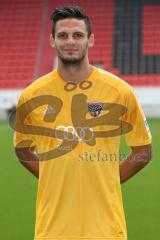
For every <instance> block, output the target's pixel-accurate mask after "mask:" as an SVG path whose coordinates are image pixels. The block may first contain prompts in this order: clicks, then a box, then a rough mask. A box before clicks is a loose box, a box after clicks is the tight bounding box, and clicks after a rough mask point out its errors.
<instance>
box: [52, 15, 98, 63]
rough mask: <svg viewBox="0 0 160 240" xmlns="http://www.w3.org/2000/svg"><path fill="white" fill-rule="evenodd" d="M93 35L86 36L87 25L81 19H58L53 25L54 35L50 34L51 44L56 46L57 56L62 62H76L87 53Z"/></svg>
mask: <svg viewBox="0 0 160 240" xmlns="http://www.w3.org/2000/svg"><path fill="white" fill-rule="evenodd" d="M93 43H94V36H93V34H91V36H90V37H89V38H88V32H87V27H86V25H85V22H84V21H83V20H78V19H73V18H72V19H64V20H59V21H58V22H57V23H56V27H55V37H54V38H53V37H52V36H51V45H52V47H54V48H56V51H57V56H58V58H59V59H60V60H61V61H62V62H63V63H64V64H77V63H80V62H81V61H83V60H84V58H85V57H87V55H88V48H89V47H92V46H93Z"/></svg>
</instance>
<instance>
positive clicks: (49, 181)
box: [15, 7, 151, 240]
mask: <svg viewBox="0 0 160 240" xmlns="http://www.w3.org/2000/svg"><path fill="white" fill-rule="evenodd" d="M52 21H53V26H52V35H51V39H50V40H51V45H52V47H53V48H55V49H56V51H57V56H58V66H57V69H55V70H53V71H52V72H51V73H49V74H47V75H45V76H43V77H41V78H40V79H38V80H36V81H35V82H34V83H32V84H31V85H30V86H29V87H27V88H26V89H25V90H24V91H23V93H22V94H21V97H20V99H19V104H18V107H17V113H16V136H15V145H16V154H17V156H18V157H19V159H20V161H21V163H22V164H23V165H24V166H25V167H26V168H27V169H28V170H29V171H30V172H31V173H32V174H34V175H35V176H36V177H37V178H39V183H38V193H37V205H36V226H35V240H38V239H59V238H61V239H74V240H75V239H80V238H90V239H92V240H93V239H96V238H99V239H104V238H106V239H110V240H111V239H112V240H113V239H114V240H116V239H123V240H126V239H127V233H126V225H125V217H124V212H123V204H122V197H121V188H120V183H123V182H125V181H126V180H128V179H129V178H130V177H132V176H133V175H134V174H136V173H137V172H138V171H139V170H141V169H142V168H143V167H144V166H145V165H146V164H147V163H148V162H149V160H150V159H151V136H150V132H149V129H148V128H147V124H146V119H145V117H144V114H143V112H142V110H141V107H140V105H139V103H138V102H137V100H136V97H135V94H134V92H133V89H132V88H131V87H130V86H129V85H128V84H127V83H125V82H124V81H123V80H121V79H119V78H118V77H116V76H114V75H113V74H111V73H108V72H106V71H103V70H101V69H98V68H95V67H93V66H91V65H90V64H89V60H88V49H89V48H90V47H92V46H93V44H94V35H93V33H92V28H91V22H90V19H89V18H88V16H86V14H85V13H84V11H83V10H82V9H80V8H79V7H64V8H59V9H56V10H55V11H54V12H53V14H52ZM122 134H124V135H125V139H126V143H127V145H129V146H130V148H131V153H130V154H129V156H127V157H126V158H125V159H123V160H122V161H121V162H120V164H119V161H118V159H119V143H120V135H122Z"/></svg>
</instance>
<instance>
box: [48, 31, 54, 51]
mask: <svg viewBox="0 0 160 240" xmlns="http://www.w3.org/2000/svg"><path fill="white" fill-rule="evenodd" d="M49 42H50V45H51V47H52V48H55V41H54V38H53V36H52V34H51V35H50V39H49Z"/></svg>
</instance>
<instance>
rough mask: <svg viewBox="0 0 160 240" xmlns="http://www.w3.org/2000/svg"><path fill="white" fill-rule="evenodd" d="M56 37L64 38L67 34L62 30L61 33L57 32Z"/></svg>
mask: <svg viewBox="0 0 160 240" xmlns="http://www.w3.org/2000/svg"><path fill="white" fill-rule="evenodd" d="M57 37H58V38H59V39H66V38H67V34H66V33H65V32H62V33H58V34H57Z"/></svg>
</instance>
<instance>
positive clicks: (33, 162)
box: [15, 147, 39, 178]
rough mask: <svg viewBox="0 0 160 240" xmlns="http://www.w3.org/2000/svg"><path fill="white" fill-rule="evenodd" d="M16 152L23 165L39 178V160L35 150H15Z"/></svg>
mask: <svg viewBox="0 0 160 240" xmlns="http://www.w3.org/2000/svg"><path fill="white" fill-rule="evenodd" d="M15 152H16V155H17V157H18V158H19V160H20V162H21V163H22V165H23V166H24V167H26V168H27V169H28V170H29V171H30V172H31V173H32V174H33V175H34V176H35V177H37V178H39V159H38V156H37V155H36V154H35V153H34V148H28V147H26V148H15Z"/></svg>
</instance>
